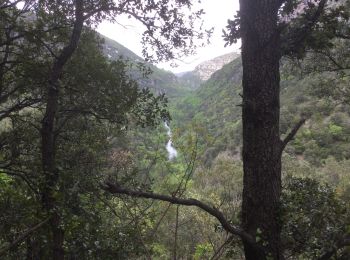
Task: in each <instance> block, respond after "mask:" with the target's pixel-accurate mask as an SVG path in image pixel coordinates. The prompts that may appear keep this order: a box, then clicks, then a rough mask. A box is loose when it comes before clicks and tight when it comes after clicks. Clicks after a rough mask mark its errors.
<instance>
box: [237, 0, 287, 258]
mask: <svg viewBox="0 0 350 260" xmlns="http://www.w3.org/2000/svg"><path fill="white" fill-rule="evenodd" d="M280 2H281V1H278V0H240V6H241V9H240V10H241V12H240V14H241V37H242V63H243V109H242V120H243V168H244V180H243V182H244V188H243V204H242V226H243V229H244V230H245V231H247V232H248V233H249V234H251V235H252V236H253V237H255V238H256V240H257V242H259V241H261V245H262V246H263V248H264V250H258V249H257V248H253V247H252V246H251V245H250V244H248V243H244V251H245V257H246V259H247V260H259V259H266V258H267V257H272V258H273V259H282V258H283V257H282V250H281V241H280V233H281V224H280V221H279V200H280V195H281V147H282V145H281V141H280V137H279V113H280V101H279V94H280V75H279V60H280V52H279V35H278V30H277V12H278V8H279V4H280Z"/></svg>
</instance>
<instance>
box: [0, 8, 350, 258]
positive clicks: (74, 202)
mask: <svg viewBox="0 0 350 260" xmlns="http://www.w3.org/2000/svg"><path fill="white" fill-rule="evenodd" d="M44 2H45V1H44ZM76 2H80V1H76ZM76 2H74V3H75V4H76ZM103 2H104V1H101V3H100V4H101V6H100V8H101V10H103V8H106V7H105V6H104V5H103ZM107 2H108V1H107ZM180 2H181V1H180ZM183 2H184V4H186V1H183ZM33 3H34V5H33V6H32V5H31V4H33ZM35 3H36V1H32V2H31V1H27V2H26V5H25V6H24V7H23V8H22V9H18V7H16V4H14V2H13V1H5V2H4V3H3V4H0V15H1V21H0V24H1V30H2V31H1V35H0V37H1V38H0V49H1V54H0V57H1V60H2V62H1V64H0V66H1V67H0V84H1V85H0V145H1V150H0V212H1V213H0V258H1V259H54V258H55V259H62V257H63V252H64V257H65V258H66V259H171V258H173V259H243V258H244V254H245V252H244V247H243V243H242V241H241V239H240V237H238V236H234V235H233V234H232V233H230V232H227V229H225V227H224V225H223V224H222V222H220V223H219V222H218V221H217V218H214V217H213V216H211V215H209V214H207V212H208V211H207V212H205V211H202V210H200V209H198V208H195V207H185V206H181V205H179V204H181V203H174V202H173V201H172V199H177V198H179V199H182V198H183V199H186V198H194V199H196V201H200V202H203V203H205V205H210V207H211V208H212V209H213V210H214V213H215V212H217V210H219V212H222V214H223V216H225V221H227V223H229V225H231V226H240V223H241V217H242V216H241V215H242V213H241V205H242V189H243V161H242V157H241V150H242V145H243V143H242V113H241V111H242V109H241V107H242V105H243V104H242V94H243V89H242V84H241V82H242V61H241V58H240V57H239V58H237V59H235V60H233V61H232V62H231V63H229V64H227V65H225V66H224V67H223V68H222V69H220V70H218V71H217V72H215V73H214V74H213V75H212V76H211V78H210V79H209V80H207V81H205V82H202V83H201V85H200V86H199V87H198V84H200V80H199V79H198V78H196V77H192V76H191V74H190V73H188V74H187V77H185V78H180V79H179V78H177V77H176V76H175V75H174V74H172V73H170V72H166V71H163V70H160V69H158V68H156V67H155V66H154V65H151V64H149V63H145V61H144V60H143V59H142V58H140V57H138V56H137V55H135V54H134V53H132V52H131V51H130V50H128V49H127V48H125V47H123V46H121V45H120V44H118V43H117V42H114V41H112V40H111V39H108V38H105V37H103V36H101V35H98V34H97V33H95V32H94V31H93V30H92V29H91V28H89V27H87V26H85V27H82V28H81V34H80V38H79V43H78V44H77V46H75V47H76V49H75V50H74V52H72V55H71V57H70V58H69V59H67V60H66V62H65V64H64V66H62V71H61V73H60V77H59V79H58V81H57V82H56V83H55V84H53V82H52V78H50V77H51V76H52V72H53V71H54V68H55V66H56V65H55V64H56V62H57V61H58V60H60V57H61V55H62V53H64V46H70V41H71V40H72V36H71V35H74V33H73V34H71V26H70V25H68V26H67V27H66V26H62V27H58V28H56V26H57V25H61V24H65V23H66V22H67V23H69V24H70V23H73V24H75V23H76V21H75V18H74V14H73V13H71V14H70V16H69V17H68V20H66V19H67V18H66V15H65V14H66V12H67V10H70V11H72V10H75V9H74V8H73V7H72V6H71V5H69V4H67V5H66V6H64V8H63V7H62V6H60V4H58V5H55V4H52V5H51V4H50V1H47V2H45V3H46V6H44V7H42V6H41V7H40V6H36V5H35ZM130 3H132V1H130ZM61 7H62V9H61ZM136 7H137V8H141V9H142V8H143V6H138V5H137V6H136ZM136 7H135V8H136ZM41 8H43V9H41ZM56 8H58V9H56ZM71 8H73V9H71ZM86 8H92V10H95V8H97V7H96V6H93V5H92V6H88V7H86ZM137 8H136V9H137ZM149 8H151V9H152V8H154V9H153V10H154V11H157V10H158V9H157V8H158V6H157V5H156V6H149ZM97 9H99V8H97ZM44 10H46V11H47V10H50V11H52V12H45V11H44ZM137 10H138V9H137ZM33 11H38V12H37V13H36V15H37V17H36V19H34V17H32V12H33ZM55 12H58V13H59V14H60V15H57V13H55ZM174 12H175V11H174ZM63 14H64V15H63ZM108 15H110V13H109V11H106V13H103V12H102V13H97V15H96V16H93V19H92V20H87V21H89V22H91V23H97V22H98V21H99V20H100V19H101V18H103V17H104V18H105V16H108ZM100 16H101V17H100ZM143 18H144V19H145V17H143ZM168 22H169V21H168ZM45 24H46V25H45ZM45 26H46V27H45ZM50 26H52V27H50ZM169 26H170V28H168V29H169V30H176V25H174V24H172V23H169ZM172 26H175V28H173V27H172ZM179 26H180V27H181V26H182V25H179ZM148 33H149V34H150V35H152V33H151V32H148ZM344 33H346V31H344ZM164 34H165V37H166V35H167V33H166V32H165V33H164ZM184 36H185V37H188V35H186V34H185V35H184ZM227 37H229V36H228V35H227ZM169 39H172V38H171V37H169V38H168V40H169ZM178 44H179V43H178ZM173 45H176V41H175V43H174V42H173ZM173 45H172V46H173ZM167 46H168V47H169V43H168V45H165V46H163V47H164V49H163V51H164V50H165V53H164V52H160V53H158V54H159V55H160V59H162V58H166V57H165V55H170V54H169V53H166V50H167ZM349 46H350V42H349V40H348V39H346V38H344V39H339V38H337V39H331V42H330V44H329V45H328V46H327V47H325V46H322V51H320V49H317V48H316V49H312V51H310V50H307V51H305V53H302V54H300V55H301V56H298V57H295V56H293V55H291V56H292V57H291V58H290V57H289V58H284V59H283V60H282V62H281V66H280V71H281V119H280V125H279V127H280V132H281V135H282V136H286V135H287V134H288V133H289V131H290V129H292V128H293V127H294V125H295V124H296V123H297V122H298V121H299V119H300V118H306V123H305V124H304V125H303V126H302V128H301V129H300V130H299V132H298V133H297V134H296V136H295V137H294V139H293V140H292V141H291V142H290V144H289V145H288V146H287V147H286V149H285V150H284V152H283V156H282V162H283V164H282V165H283V168H282V186H283V192H282V196H281V207H280V212H279V213H278V216H276V218H278V222H279V223H281V226H282V232H281V241H282V245H281V247H282V248H283V251H284V254H285V257H286V259H348V258H349V257H350V249H349V241H348V240H349V228H350V176H349V172H350V103H349V100H350V88H349V80H348V77H349V71H348V70H349V67H350V66H349V65H350V57H349V53H348V50H349ZM159 47H160V49H162V48H161V47H162V46H159ZM185 47H186V48H187V47H188V46H186V45H185ZM315 50H316V51H315ZM185 52H186V51H185ZM156 54H157V53H156ZM156 54H154V53H153V55H156ZM146 57H147V55H146ZM171 57H172V55H170V58H171ZM148 58H151V56H148ZM168 58H169V57H168ZM58 65H59V64H58ZM58 65H57V66H58ZM48 77H49V78H48ZM52 86H54V88H53V89H54V90H55V87H56V88H59V91H58V94H57V93H56V94H57V95H56V94H55V93H54V95H53V96H52V95H51V98H55V99H56V102H57V104H56V105H57V106H56V112H55V114H54V116H53V129H51V130H52V131H51V135H52V138H53V139H52V140H53V145H54V147H53V149H52V152H53V154H54V156H53V157H54V164H53V165H54V169H53V170H52V171H51V170H50V171H48V170H47V169H46V168H45V167H46V166H45V163H43V157H45V152H44V151H43V149H44V148H43V147H45V142H44V143H43V138H44V137H43V132H45V131H44V130H45V122H46V121H45V119H46V118H47V113H48V112H47V111H48V110H50V109H48V107H49V106H48V104H49V103H50V94H49V93H50V91H51V90H52ZM193 86H196V87H195V88H194V87H193ZM56 90H57V89H56ZM164 121H167V122H168V121H170V125H171V127H172V131H173V136H172V138H173V141H174V145H175V147H176V149H177V150H178V152H179V155H178V157H177V158H175V159H173V160H169V159H168V154H167V151H166V149H165V144H166V143H167V141H168V139H169V137H168V136H167V134H166V130H165V128H164V125H163V124H164ZM49 130H50V129H49ZM49 150H50V149H49ZM49 161H50V160H49ZM113 185H114V186H113ZM111 187H112V188H114V190H113V189H112V188H111ZM124 187H127V189H128V191H130V190H131V191H134V192H135V193H134V195H135V194H136V195H135V196H133V195H132V194H131V193H130V192H129V193H128V192H124V194H126V195H122V194H120V193H122V192H120V191H123V188H124ZM114 191H117V192H114ZM118 192H119V194H112V193H118ZM138 192H141V193H142V192H144V193H145V194H146V196H143V197H146V198H147V196H149V194H151V196H152V195H154V194H170V195H169V197H168V198H170V199H168V200H164V199H163V200H145V199H139V198H137V197H142V196H140V195H139V194H138ZM128 195H132V196H128ZM148 198H150V197H148ZM151 198H152V197H151ZM174 204H175V205H174ZM176 204H178V205H176ZM55 225H56V226H55ZM254 240H255V241H256V242H257V243H258V244H259V243H261V244H262V245H263V246H265V245H266V241H267V240H266V237H265V236H264V233H263V231H262V230H260V229H258V230H257V232H256V236H255V237H254ZM55 252H56V253H57V255H55ZM60 257H61V258H60ZM322 257H323V258H322ZM332 257H333V258H332Z"/></svg>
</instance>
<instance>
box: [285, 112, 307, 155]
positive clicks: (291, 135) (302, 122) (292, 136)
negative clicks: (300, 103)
mask: <svg viewBox="0 0 350 260" xmlns="http://www.w3.org/2000/svg"><path fill="white" fill-rule="evenodd" d="M305 121H306V119H305V118H303V119H301V120H300V121H299V122H298V123H297V124H296V125H295V126H294V128H293V129H292V130H291V131H290V132H289V134H288V135H287V136H286V138H284V140H283V141H281V142H282V143H281V144H282V146H281V152H283V150H284V148H285V147H286V145H287V144H288V143H289V142H290V141H291V140H293V138H294V136H295V135H296V134H297V132H298V130H299V128H300V127H301V126H302V125H303V124H304V123H305Z"/></svg>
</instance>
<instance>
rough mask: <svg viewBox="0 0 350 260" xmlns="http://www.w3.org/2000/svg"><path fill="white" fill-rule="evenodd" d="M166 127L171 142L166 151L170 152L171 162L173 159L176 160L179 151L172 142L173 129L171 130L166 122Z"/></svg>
mask: <svg viewBox="0 0 350 260" xmlns="http://www.w3.org/2000/svg"><path fill="white" fill-rule="evenodd" d="M164 126H165V128H166V130H167V135H168V136H169V141H168V143H167V144H166V150H167V151H168V158H169V160H172V159H174V158H176V156H177V151H176V149H175V147H174V146H173V142H172V141H171V129H170V127H169V125H168V123H167V122H164Z"/></svg>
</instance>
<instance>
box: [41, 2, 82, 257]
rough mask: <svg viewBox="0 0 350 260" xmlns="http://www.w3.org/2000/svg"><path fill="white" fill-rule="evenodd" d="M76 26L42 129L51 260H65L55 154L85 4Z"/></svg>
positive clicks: (56, 71) (57, 69)
mask: <svg viewBox="0 0 350 260" xmlns="http://www.w3.org/2000/svg"><path fill="white" fill-rule="evenodd" d="M75 8H76V11H75V16H76V17H75V19H76V20H75V22H74V26H73V31H72V35H71V37H70V39H69V42H68V44H67V45H66V46H65V47H64V48H63V50H62V52H61V53H60V55H59V56H58V57H57V58H55V61H54V63H53V66H52V69H51V73H50V75H49V81H48V85H47V86H48V90H47V100H46V109H45V115H44V118H43V120H42V125H41V141H42V144H41V145H42V147H41V153H42V168H43V173H44V183H43V187H42V202H43V206H44V208H45V209H46V211H47V212H48V214H49V215H50V221H49V224H50V228H51V233H52V245H51V247H52V259H53V260H62V259H64V249H63V242H64V230H63V228H62V221H61V216H60V212H59V207H58V205H57V201H56V198H55V196H54V192H55V190H56V189H57V187H56V186H57V184H58V181H59V173H58V171H57V168H56V160H55V152H56V144H55V118H56V115H57V111H58V99H59V90H60V85H59V79H60V77H61V75H62V72H63V68H64V66H65V64H66V63H67V62H68V60H69V59H70V58H71V57H72V55H73V53H74V51H75V50H76V48H77V46H78V43H79V40H80V35H81V32H82V29H83V24H84V15H83V0H77V1H75Z"/></svg>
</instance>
